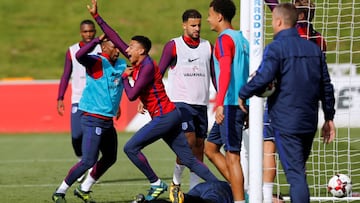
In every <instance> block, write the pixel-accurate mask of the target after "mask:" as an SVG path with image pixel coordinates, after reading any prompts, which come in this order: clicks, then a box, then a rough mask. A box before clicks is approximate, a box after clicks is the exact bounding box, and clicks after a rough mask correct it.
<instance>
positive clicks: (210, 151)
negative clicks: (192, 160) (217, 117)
mask: <svg viewBox="0 0 360 203" xmlns="http://www.w3.org/2000/svg"><path fill="white" fill-rule="evenodd" d="M222 145H223V142H222V140H221V136H220V127H219V125H218V124H216V123H214V124H213V127H212V128H211V130H210V133H209V136H208V138H207V140H206V141H205V147H204V151H205V155H206V157H207V158H208V159H209V161H210V162H211V163H213V164H214V166H215V167H216V168H217V169H218V171H219V172H220V173H221V175H222V176H223V177H224V178H225V179H226V180H227V181H229V180H230V175H229V170H228V168H227V166H226V160H225V156H224V154H223V153H221V151H220V149H221V147H222Z"/></svg>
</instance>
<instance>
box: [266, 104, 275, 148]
mask: <svg viewBox="0 0 360 203" xmlns="http://www.w3.org/2000/svg"><path fill="white" fill-rule="evenodd" d="M263 136H264V141H274V140H275V136H274V130H273V128H272V126H271V119H270V118H269V113H268V110H267V108H266V107H265V109H264V129H263Z"/></svg>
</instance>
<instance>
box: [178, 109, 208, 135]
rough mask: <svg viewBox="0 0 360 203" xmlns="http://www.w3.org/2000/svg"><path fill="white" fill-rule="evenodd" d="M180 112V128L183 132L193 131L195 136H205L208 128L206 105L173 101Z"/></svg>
mask: <svg viewBox="0 0 360 203" xmlns="http://www.w3.org/2000/svg"><path fill="white" fill-rule="evenodd" d="M174 103H175V105H176V108H177V109H179V110H180V112H181V119H182V122H181V128H182V130H183V131H184V132H195V134H196V137H199V138H206V137H207V130H208V117H207V106H204V105H193V104H186V103H184V102H174Z"/></svg>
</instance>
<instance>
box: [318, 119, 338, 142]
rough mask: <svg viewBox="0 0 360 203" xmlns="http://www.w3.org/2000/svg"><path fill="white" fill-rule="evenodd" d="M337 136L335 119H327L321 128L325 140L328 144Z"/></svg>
mask: <svg viewBox="0 0 360 203" xmlns="http://www.w3.org/2000/svg"><path fill="white" fill-rule="evenodd" d="M335 136H336V132H335V124H334V121H332V120H329V121H325V123H324V125H323V126H322V128H321V137H322V138H323V142H324V143H326V144H328V143H330V142H332V141H333V140H334V139H335Z"/></svg>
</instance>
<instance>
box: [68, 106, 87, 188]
mask: <svg viewBox="0 0 360 203" xmlns="http://www.w3.org/2000/svg"><path fill="white" fill-rule="evenodd" d="M82 114H83V111H81V110H80V109H79V103H74V104H72V106H71V117H70V119H71V144H72V146H73V149H74V152H75V155H76V157H77V158H78V160H79V161H80V160H81V156H82V152H81V143H82V137H83V132H82V129H81V115H82ZM89 171H91V168H90V169H89ZM85 176H86V172H85V173H84V174H83V175H82V176H80V177H79V178H78V179H77V181H78V182H79V183H80V182H82V181H83V180H84V178H85Z"/></svg>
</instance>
